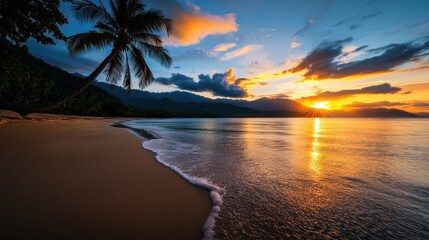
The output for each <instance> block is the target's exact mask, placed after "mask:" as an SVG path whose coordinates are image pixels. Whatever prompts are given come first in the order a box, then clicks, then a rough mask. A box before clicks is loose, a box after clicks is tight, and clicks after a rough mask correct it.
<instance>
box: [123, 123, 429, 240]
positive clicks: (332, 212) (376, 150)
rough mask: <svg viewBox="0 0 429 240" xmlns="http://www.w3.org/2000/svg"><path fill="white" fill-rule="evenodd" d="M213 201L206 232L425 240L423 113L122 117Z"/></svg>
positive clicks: (428, 139)
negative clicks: (313, 116) (353, 116)
mask: <svg viewBox="0 0 429 240" xmlns="http://www.w3.org/2000/svg"><path fill="white" fill-rule="evenodd" d="M125 124H126V125H128V126H131V127H133V128H140V129H145V130H146V131H148V132H150V133H152V134H153V135H154V136H156V137H157V139H152V140H149V141H145V142H144V143H143V147H145V148H147V149H150V150H152V151H154V152H156V153H157V154H158V156H157V158H158V160H159V161H160V162H161V163H163V164H164V165H167V166H169V167H170V168H172V169H174V170H175V171H177V172H178V173H179V174H181V175H182V176H183V177H185V178H187V179H188V180H189V181H191V182H193V183H194V184H197V185H200V186H203V187H206V188H209V189H210V190H211V191H212V194H211V196H212V198H213V200H214V203H215V207H214V208H213V211H212V214H211V216H210V217H209V219H208V221H207V223H206V226H205V231H206V238H218V239H289V238H295V239H331V238H332V239H429V121H428V120H426V119H376V118H366V119H365V118H362V119H357V118H356V119H333V118H320V119H319V118H316V119H310V118H306V119H302V118H284V119H282V118H276V119H166V120H138V121H132V122H127V123H125Z"/></svg>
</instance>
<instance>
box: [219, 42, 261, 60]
mask: <svg viewBox="0 0 429 240" xmlns="http://www.w3.org/2000/svg"><path fill="white" fill-rule="evenodd" d="M259 47H260V46H258V45H253V44H251V45H246V46H244V47H242V48H239V49H237V50H234V51H232V52H228V53H225V55H224V56H223V57H222V58H221V59H220V60H222V61H226V60H231V59H234V58H236V57H240V56H243V55H246V54H248V53H250V52H252V51H253V50H255V49H257V48H259Z"/></svg>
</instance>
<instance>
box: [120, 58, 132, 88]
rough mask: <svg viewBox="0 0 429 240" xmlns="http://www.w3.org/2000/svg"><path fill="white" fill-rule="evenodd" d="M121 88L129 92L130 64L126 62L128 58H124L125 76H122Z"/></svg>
mask: <svg viewBox="0 0 429 240" xmlns="http://www.w3.org/2000/svg"><path fill="white" fill-rule="evenodd" d="M122 86H123V87H124V88H125V89H126V90H127V91H128V92H129V91H131V87H132V86H131V70H130V64H129V62H128V56H126V62H125V74H124V80H123V81H122Z"/></svg>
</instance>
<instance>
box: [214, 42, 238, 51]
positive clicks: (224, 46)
mask: <svg viewBox="0 0 429 240" xmlns="http://www.w3.org/2000/svg"><path fill="white" fill-rule="evenodd" d="M235 46H237V44H235V43H222V44H219V45H217V46H216V47H215V48H214V49H213V51H215V52H225V51H228V49H230V48H233V47H235Z"/></svg>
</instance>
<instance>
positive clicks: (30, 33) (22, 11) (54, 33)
mask: <svg viewBox="0 0 429 240" xmlns="http://www.w3.org/2000/svg"><path fill="white" fill-rule="evenodd" d="M62 1H63V2H72V0H62ZM59 6H60V0H0V38H1V39H4V40H6V41H8V42H9V43H13V44H15V45H18V46H21V45H22V44H23V43H24V42H26V41H27V40H28V39H29V38H30V37H32V38H34V39H36V40H37V41H38V42H41V43H43V44H54V41H53V39H52V38H56V39H61V40H66V37H65V36H64V35H63V34H62V33H61V31H60V29H59V27H60V26H62V25H63V24H65V23H67V19H66V18H65V17H64V15H63V14H62V13H61V12H60V11H59V9H58V8H59Z"/></svg>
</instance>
